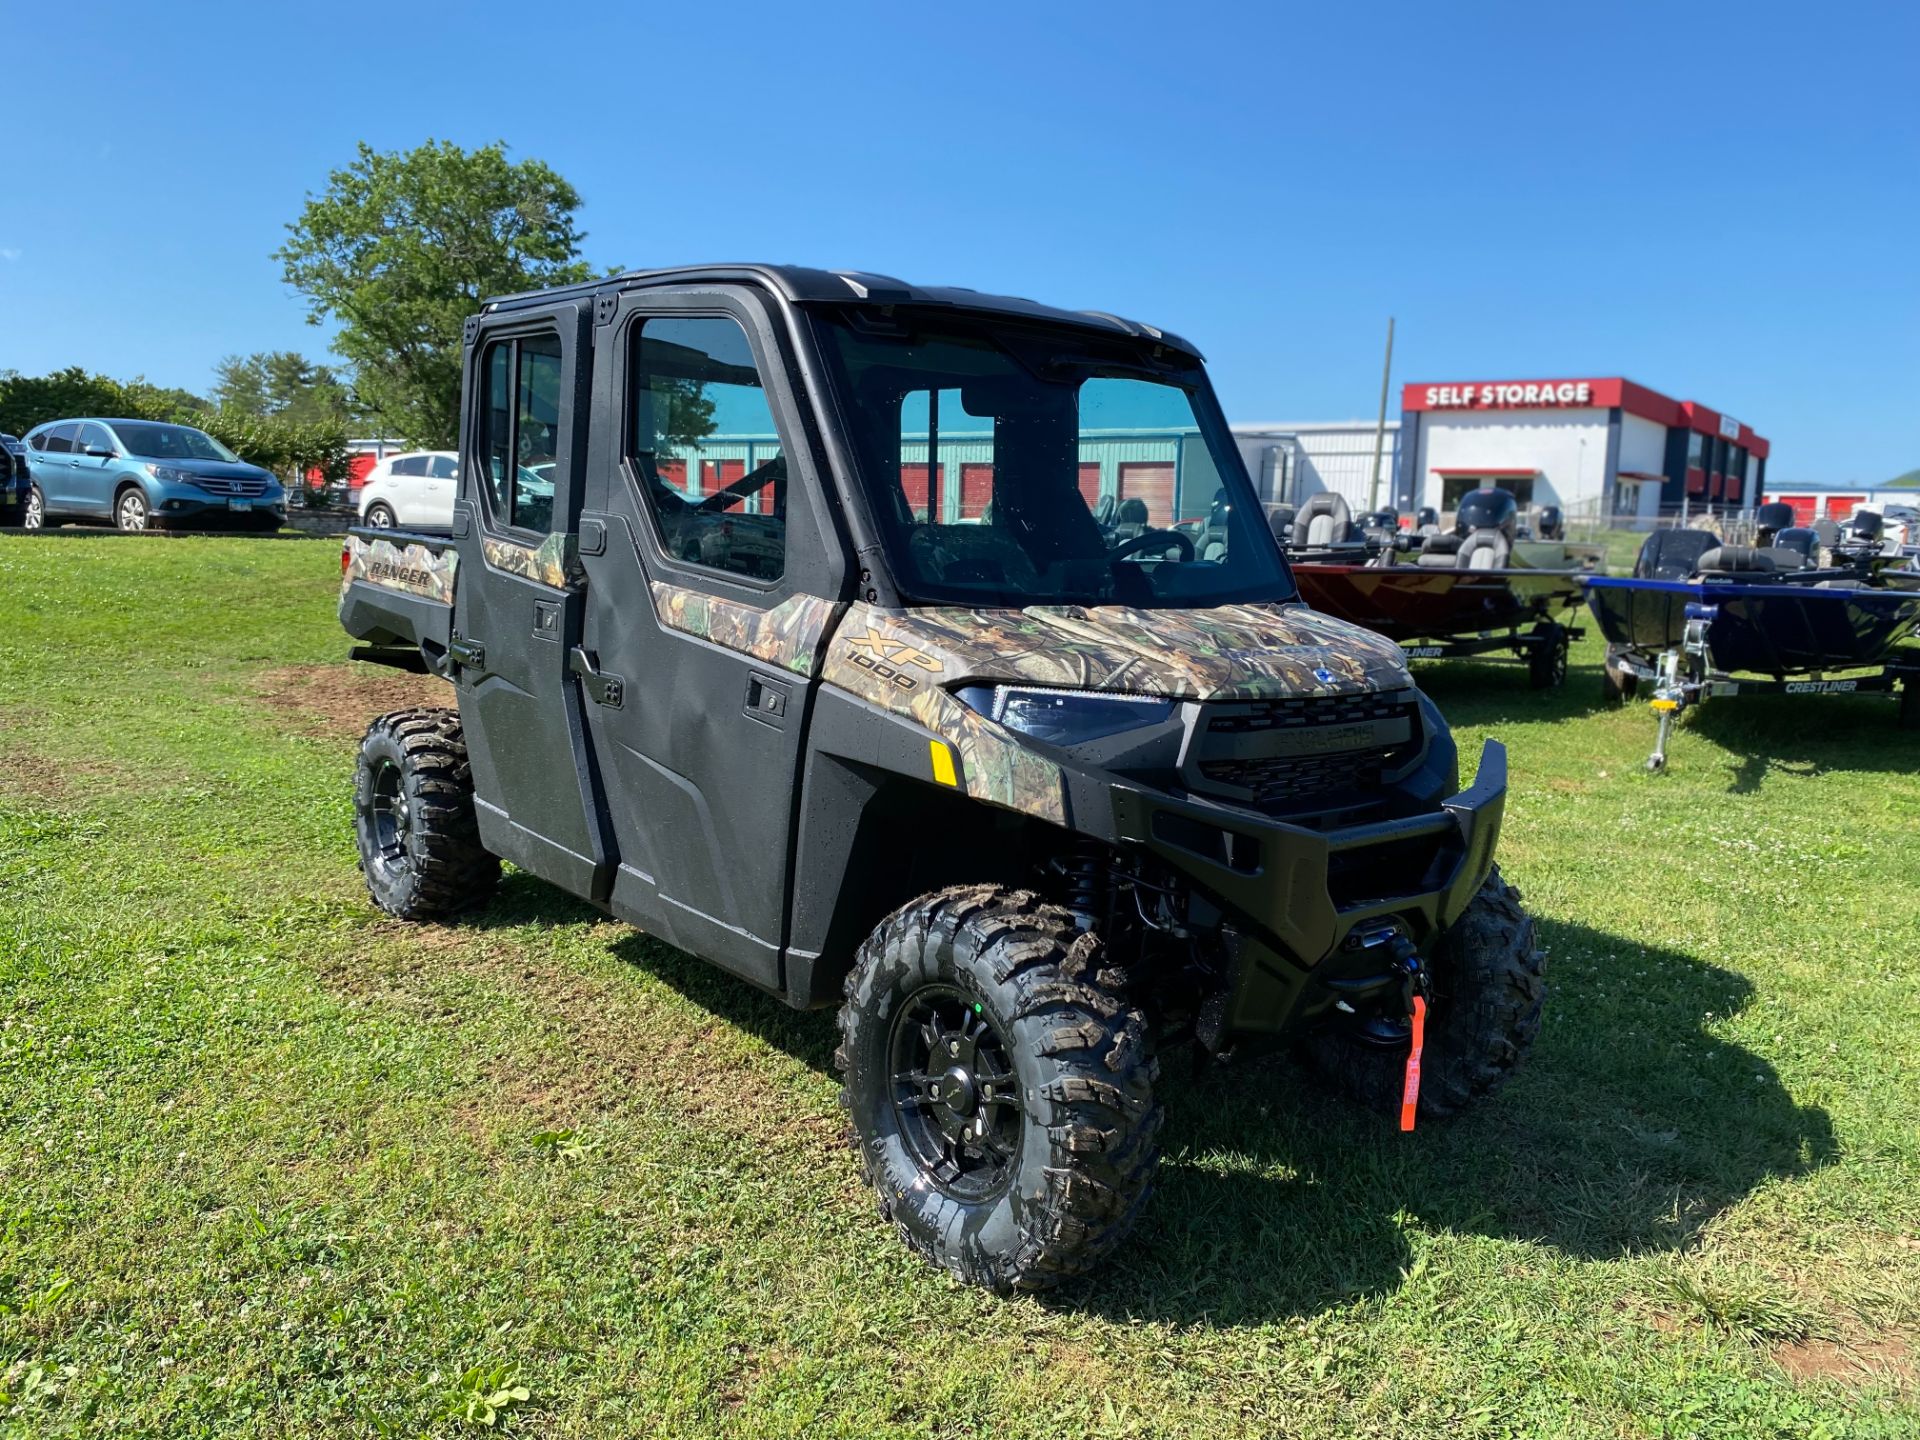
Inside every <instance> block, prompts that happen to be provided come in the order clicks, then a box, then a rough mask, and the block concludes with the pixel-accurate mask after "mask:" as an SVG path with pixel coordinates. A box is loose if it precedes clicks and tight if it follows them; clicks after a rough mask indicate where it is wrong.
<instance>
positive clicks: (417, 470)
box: [392, 455, 427, 475]
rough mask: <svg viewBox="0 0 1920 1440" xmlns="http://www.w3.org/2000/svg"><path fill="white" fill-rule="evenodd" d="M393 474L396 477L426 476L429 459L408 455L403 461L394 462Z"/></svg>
mask: <svg viewBox="0 0 1920 1440" xmlns="http://www.w3.org/2000/svg"><path fill="white" fill-rule="evenodd" d="M392 473H393V474H395V475H424V474H426V473H427V457H426V456H424V455H408V456H406V457H404V458H403V459H399V460H396V461H394V462H393V471H392Z"/></svg>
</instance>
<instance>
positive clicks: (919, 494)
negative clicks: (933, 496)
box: [900, 462, 947, 525]
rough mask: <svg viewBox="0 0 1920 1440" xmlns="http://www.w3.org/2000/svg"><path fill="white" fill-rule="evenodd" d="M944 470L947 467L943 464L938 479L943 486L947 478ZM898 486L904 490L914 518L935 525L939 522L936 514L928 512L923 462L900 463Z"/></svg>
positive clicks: (908, 506) (925, 468) (925, 475)
mask: <svg viewBox="0 0 1920 1440" xmlns="http://www.w3.org/2000/svg"><path fill="white" fill-rule="evenodd" d="M946 470H947V467H946V466H945V465H942V466H941V467H940V480H941V484H942V486H943V488H944V486H945V483H946V478H947V477H946ZM900 488H901V489H902V490H904V491H906V494H907V508H908V509H909V510H911V511H913V518H914V519H916V520H918V521H920V522H921V523H922V524H927V523H932V524H935V525H937V524H939V523H940V517H939V516H938V515H932V516H929V513H928V508H927V499H928V497H927V467H926V465H925V463H924V462H923V463H921V464H918V465H902V466H901V467H900Z"/></svg>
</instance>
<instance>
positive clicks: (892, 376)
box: [819, 311, 1294, 607]
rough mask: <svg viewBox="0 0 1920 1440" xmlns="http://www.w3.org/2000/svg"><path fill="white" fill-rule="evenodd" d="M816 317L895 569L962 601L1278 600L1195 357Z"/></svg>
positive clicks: (1259, 528)
mask: <svg viewBox="0 0 1920 1440" xmlns="http://www.w3.org/2000/svg"><path fill="white" fill-rule="evenodd" d="M819 331H820V335H821V348H822V349H823V350H824V351H825V352H826V354H827V357H828V361H829V365H830V366H831V368H832V369H833V371H834V374H835V379H836V382H837V384H838V385H839V386H840V388H841V391H842V394H843V397H844V399H845V401H846V402H847V403H845V404H843V405H842V406H841V412H842V414H843V415H845V416H846V417H847V423H848V424H849V425H850V426H851V427H852V435H851V439H852V442H853V449H854V451H855V455H856V459H857V463H858V465H859V468H860V475H861V483H862V484H863V486H864V487H865V488H866V492H867V495H868V498H869V502H870V506H871V509H872V511H873V513H874V515H875V517H876V519H877V521H878V523H879V525H880V526H881V529H882V531H883V538H884V541H885V544H886V547H887V552H888V556H889V558H890V559H891V561H892V563H893V567H894V571H895V575H896V577H897V578H898V580H899V581H900V584H901V586H902V588H903V589H905V590H906V591H908V592H910V593H911V594H912V595H914V596H915V597H916V598H920V599H923V600H929V601H934V602H938V603H944V604H960V605H973V606H1000V605H1012V606H1023V607H1024V606H1028V605H1101V604H1121V605H1141V606H1156V605H1157V606H1179V607H1185V606H1208V605H1223V604H1234V603H1255V602H1260V601H1270V600H1290V599H1292V598H1293V595H1294V590H1293V583H1292V580H1291V577H1289V575H1288V574H1287V569H1286V564H1285V562H1284V561H1283V560H1282V559H1281V558H1280V553H1279V549H1278V547H1277V546H1276V545H1275V544H1274V541H1273V536H1272V532H1271V531H1270V530H1269V529H1268V527H1267V523H1266V518H1265V515H1264V513H1263V511H1262V510H1261V508H1260V504H1259V502H1258V500H1257V499H1256V498H1255V496H1254V493H1253V488H1252V486H1251V485H1250V484H1249V483H1248V481H1247V476H1246V471H1245V468H1244V467H1243V466H1242V465H1241V463H1240V457H1239V454H1238V452H1237V451H1236V450H1235V449H1234V447H1233V443H1232V440H1231V438H1230V437H1229V436H1228V434H1227V433H1226V427H1225V426H1224V425H1223V424H1221V423H1220V421H1219V417H1218V411H1217V410H1216V409H1215V408H1214V407H1213V405H1212V403H1211V399H1210V397H1208V396H1207V395H1206V392H1205V381H1204V379H1203V378H1202V376H1201V374H1200V371H1199V369H1198V367H1197V366H1192V365H1190V364H1188V363H1182V364H1181V365H1179V366H1178V367H1174V366H1166V365H1159V364H1155V363H1152V362H1151V361H1150V360H1149V358H1148V353H1147V347H1146V346H1145V345H1143V344H1133V343H1129V342H1124V341H1117V340H1116V341H1113V342H1107V341H1103V340H1102V339H1101V338H1100V337H1098V336H1093V335H1081V334H1078V333H1076V332H1072V331H1064V330H1045V331H1043V330H1039V329H1031V328H1026V327H1021V326H1012V325H1008V326H995V325H991V324H989V323H984V322H982V323H968V322H967V321H966V320H964V319H954V318H950V317H947V316H939V317H932V318H922V317H917V316H911V315H909V314H907V313H905V312H903V313H902V314H901V316H900V318H898V319H889V318H882V317H879V316H876V315H874V314H872V313H871V312H869V311H849V312H846V313H845V314H843V315H841V316H838V317H836V318H830V319H824V320H823V321H822V322H821V324H820V326H819Z"/></svg>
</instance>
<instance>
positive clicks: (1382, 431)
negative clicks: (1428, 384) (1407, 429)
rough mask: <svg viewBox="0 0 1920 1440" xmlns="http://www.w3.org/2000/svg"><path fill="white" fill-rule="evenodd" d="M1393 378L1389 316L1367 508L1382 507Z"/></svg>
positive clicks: (1391, 325)
mask: <svg viewBox="0 0 1920 1440" xmlns="http://www.w3.org/2000/svg"><path fill="white" fill-rule="evenodd" d="M1392 378H1393V317H1392V316H1391V315H1389V316H1388V317H1387V361H1386V364H1384V365H1382V366H1381V367H1380V420H1379V423H1378V424H1376V425H1375V426H1374V427H1373V486H1372V488H1371V489H1370V490H1368V492H1367V508H1368V509H1369V510H1378V509H1379V508H1380V456H1381V452H1382V451H1384V450H1385V449H1386V444H1387V385H1388V383H1389V382H1390V381H1391V380H1392Z"/></svg>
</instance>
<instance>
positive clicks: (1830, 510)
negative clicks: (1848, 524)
mask: <svg viewBox="0 0 1920 1440" xmlns="http://www.w3.org/2000/svg"><path fill="white" fill-rule="evenodd" d="M1866 498H1867V497H1866V496H1864V495H1829V496H1828V497H1827V518H1828V519H1829V520H1833V521H1840V520H1851V519H1852V518H1853V512H1854V511H1855V510H1857V509H1859V508H1860V505H1861V502H1863V501H1864V500H1865V499H1866Z"/></svg>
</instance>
